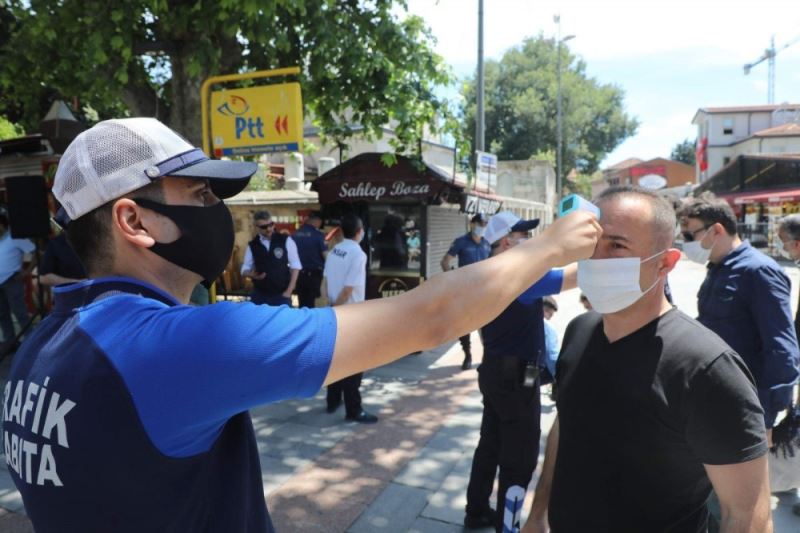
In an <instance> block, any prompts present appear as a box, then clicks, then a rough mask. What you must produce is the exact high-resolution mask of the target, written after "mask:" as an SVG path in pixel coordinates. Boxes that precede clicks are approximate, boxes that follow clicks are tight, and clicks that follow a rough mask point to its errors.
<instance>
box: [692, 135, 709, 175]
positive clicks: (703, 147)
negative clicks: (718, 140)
mask: <svg viewBox="0 0 800 533" xmlns="http://www.w3.org/2000/svg"><path fill="white" fill-rule="evenodd" d="M707 148H708V137H703V138H702V139H700V140H699V142H698V143H697V151H696V152H695V157H696V158H697V163H698V164H699V166H700V172H705V171H706V170H708V150H707Z"/></svg>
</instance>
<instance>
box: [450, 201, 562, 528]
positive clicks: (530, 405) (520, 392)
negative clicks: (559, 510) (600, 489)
mask: <svg viewBox="0 0 800 533" xmlns="http://www.w3.org/2000/svg"><path fill="white" fill-rule="evenodd" d="M538 224H539V220H520V219H519V217H517V216H515V215H514V214H512V213H510V212H502V213H497V214H496V215H493V216H492V217H491V219H489V222H488V224H487V227H486V233H485V239H486V242H488V243H489V244H490V245H491V246H492V256H493V257H499V256H501V255H503V254H507V253H510V252H512V250H513V249H514V248H516V247H517V246H520V245H521V244H522V243H524V242H525V241H526V240H527V239H528V236H529V232H530V231H531V230H533V229H534V228H535V227H536V226H537V225H538ZM468 268H469V267H468ZM575 276H576V270H575V266H574V265H572V266H569V267H567V268H565V269H564V270H552V271H550V272H548V273H547V274H546V275H545V276H544V277H543V278H542V279H541V280H539V281H538V282H537V283H536V284H534V285H533V286H531V287H530V288H529V289H528V290H527V291H525V292H524V293H522V295H520V296H519V297H518V298H517V299H516V300H515V301H514V302H512V303H511V304H510V305H509V306H508V307H506V308H505V309H504V310H503V312H502V313H500V315H498V316H497V318H495V319H494V320H492V321H491V322H489V323H488V324H486V325H484V326H483V327H482V328H481V330H480V333H481V340H482V341H483V361H482V362H481V364H480V366H479V367H478V385H479V387H480V390H481V394H482V395H483V416H482V418H481V434H480V440H479V441H478V446H477V447H476V448H475V455H474V456H473V459H472V470H471V472H470V476H469V484H468V486H467V505H466V513H465V515H464V526H465V527H466V528H467V529H477V528H482V527H487V526H494V527H495V528H496V529H497V530H498V531H502V520H503V511H502V509H503V508H504V506H506V505H508V504H507V502H506V494H507V493H511V494H513V493H515V492H520V491H521V492H522V493H523V494H524V492H525V489H527V487H528V484H529V483H530V480H531V476H532V475H533V471H534V469H535V468H536V461H537V459H538V457H539V435H540V428H539V418H540V415H541V412H540V407H541V406H540V398H539V384H540V379H539V368H540V366H542V365H544V354H543V352H544V349H545V338H544V335H545V334H544V329H543V325H544V310H543V306H542V297H544V296H546V295H549V294H555V293H558V292H560V291H561V290H567V289H571V288H573V287H574V286H575V284H576V279H575ZM498 470H499V472H498ZM495 477H497V478H498V482H499V485H498V490H497V507H496V509H497V511H495V510H494V509H492V507H491V505H490V503H489V498H490V497H491V495H492V488H493V486H494V481H495ZM513 487H517V488H516V489H513V490H512V488H513ZM523 499H524V496H522V497H521V498H520V500H519V504H520V505H521V501H522V500H523Z"/></svg>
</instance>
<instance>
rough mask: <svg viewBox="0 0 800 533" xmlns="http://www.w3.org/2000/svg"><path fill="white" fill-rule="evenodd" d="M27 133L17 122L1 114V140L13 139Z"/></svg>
mask: <svg viewBox="0 0 800 533" xmlns="http://www.w3.org/2000/svg"><path fill="white" fill-rule="evenodd" d="M22 135H25V131H24V130H23V129H22V128H21V127H20V126H18V125H17V124H12V123H11V122H9V121H8V120H6V118H5V117H3V116H0V141H4V140H6V139H13V138H15V137H20V136H22Z"/></svg>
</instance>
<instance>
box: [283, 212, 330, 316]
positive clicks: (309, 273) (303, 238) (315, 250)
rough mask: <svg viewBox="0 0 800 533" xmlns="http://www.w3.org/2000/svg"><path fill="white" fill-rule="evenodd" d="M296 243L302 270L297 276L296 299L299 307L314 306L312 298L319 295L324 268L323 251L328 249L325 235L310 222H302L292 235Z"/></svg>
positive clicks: (314, 298)
mask: <svg viewBox="0 0 800 533" xmlns="http://www.w3.org/2000/svg"><path fill="white" fill-rule="evenodd" d="M292 239H293V240H294V242H295V244H297V253H298V255H299V256H300V262H301V263H302V264H303V270H301V271H300V276H299V277H298V278H297V289H296V290H295V292H296V293H297V299H298V303H299V305H300V307H314V300H316V299H317V298H319V296H320V287H321V286H322V271H323V269H324V268H325V257H324V255H323V254H324V253H325V252H326V251H327V250H328V246H327V245H326V244H325V236H324V235H322V232H321V231H320V230H318V229H317V228H315V227H314V226H312V225H311V224H303V225H302V226H300V228H298V230H297V231H296V232H295V233H294V235H292Z"/></svg>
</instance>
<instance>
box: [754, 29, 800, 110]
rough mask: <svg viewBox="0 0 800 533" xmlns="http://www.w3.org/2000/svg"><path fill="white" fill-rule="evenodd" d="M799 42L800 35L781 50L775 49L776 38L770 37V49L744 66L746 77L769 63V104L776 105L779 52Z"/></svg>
mask: <svg viewBox="0 0 800 533" xmlns="http://www.w3.org/2000/svg"><path fill="white" fill-rule="evenodd" d="M797 41H800V35H798V36H797V37H795V38H794V39H792V40H791V41H789V42H788V43H786V44H784V45H783V46H781V47H780V48H777V49H776V48H775V36H774V35H773V36H772V37H770V40H769V48H767V49H766V50H764V53H763V54H761V57H759V58H758V59H756V60H755V61H754V62H752V63H747V64H746V65H745V66H744V74H745V76H746V75H748V74H750V70H751V69H752V68H753V67H754V66H756V65H758V64H759V63H761V62H763V61H768V63H767V65H768V74H767V75H768V80H767V103H768V104H774V103H775V56H776V55H778V52H781V51H783V50H786V49H787V48H789V47H790V46H792V45H793V44H795V43H796V42H797Z"/></svg>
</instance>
